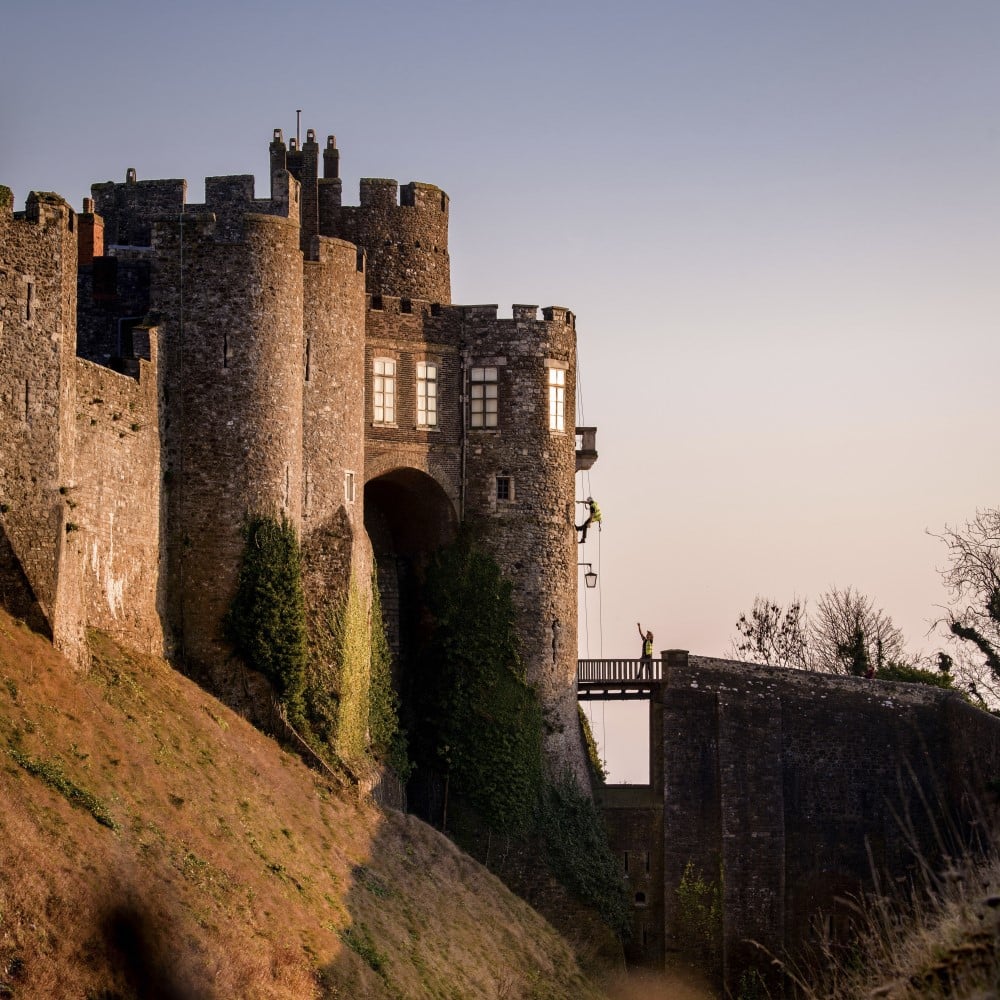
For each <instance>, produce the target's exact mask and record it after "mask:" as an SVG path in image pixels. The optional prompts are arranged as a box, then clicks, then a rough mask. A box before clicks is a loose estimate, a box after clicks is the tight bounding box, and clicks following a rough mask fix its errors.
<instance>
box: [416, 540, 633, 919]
mask: <svg viewBox="0 0 1000 1000" xmlns="http://www.w3.org/2000/svg"><path fill="white" fill-rule="evenodd" d="M511 591H512V587H511V584H510V582H509V581H507V580H505V579H504V577H503V575H502V573H501V571H500V568H499V566H498V565H497V563H496V561H495V560H494V559H493V558H492V557H491V556H489V555H488V554H486V553H485V552H483V551H481V550H479V549H477V548H476V547H475V545H474V544H473V543H472V542H471V540H470V538H469V537H468V536H462V537H460V539H459V540H458V541H457V542H456V543H454V544H453V545H451V546H449V547H447V548H445V549H443V550H441V551H440V552H439V553H438V554H437V555H436V556H435V558H434V559H433V560H432V562H431V564H430V565H429V566H428V568H427V571H426V579H425V588H424V599H425V604H426V616H425V619H426V620H425V622H424V631H425V634H424V641H423V643H422V646H421V649H420V653H419V655H418V657H417V659H416V663H415V667H414V670H413V671H412V676H411V678H410V682H411V683H410V686H409V692H410V694H409V698H408V706H409V709H410V712H411V718H412V723H411V729H412V731H413V737H414V738H413V740H412V749H413V756H414V762H415V764H416V766H417V768H418V769H424V770H426V771H429V772H432V773H436V774H439V775H443V776H444V777H445V780H446V785H447V788H448V797H447V801H448V802H449V803H450V809H451V813H450V814H451V815H454V816H455V817H456V819H455V822H454V823H452V824H451V825H450V826H449V829H450V830H451V832H452V833H453V834H455V835H456V837H457V839H458V840H459V842H460V843H462V844H463V846H464V847H466V848H467V849H468V850H470V852H471V853H473V854H476V855H479V856H482V855H483V851H482V850H479V849H477V846H476V845H477V843H478V844H482V843H483V842H484V841H485V843H487V844H490V843H492V842H493V841H494V840H502V841H503V842H504V843H505V844H506V845H508V847H507V848H506V850H507V851H508V852H509V851H514V852H520V853H521V855H522V861H524V862H525V863H526V864H527V865H528V866H529V867H530V866H531V865H539V866H541V869H542V872H541V873H540V874H542V875H544V874H545V873H547V874H548V875H551V876H554V877H555V879H556V880H557V881H558V882H560V883H561V884H562V885H563V886H564V888H565V889H567V890H569V892H570V893H572V894H573V895H575V896H576V897H578V898H579V899H580V900H582V901H583V902H584V903H585V904H587V905H588V906H590V907H592V908H593V909H595V910H596V911H597V912H598V913H599V914H600V916H601V917H602V919H603V920H604V921H605V922H606V923H607V924H608V926H610V927H611V928H612V929H613V930H615V931H616V932H617V933H618V934H620V935H621V934H624V933H626V932H627V928H628V923H629V909H628V899H627V895H626V893H625V886H624V882H623V880H622V877H621V872H620V870H619V866H618V864H617V862H616V860H615V858H614V856H613V855H612V853H611V849H610V847H609V845H608V839H607V833H606V831H605V828H604V825H603V822H602V820H601V816H600V813H599V811H598V810H597V808H596V806H595V805H594V802H593V799H592V798H591V797H590V795H589V794H587V793H586V792H584V791H583V790H581V789H580V788H579V787H578V786H577V785H576V783H575V780H574V779H572V778H571V777H569V776H563V777H560V778H552V777H546V775H545V770H544V767H543V762H542V733H543V718H542V710H541V704H540V702H539V699H538V695H537V693H536V692H535V690H534V688H533V687H532V686H531V685H530V684H529V683H528V682H527V678H526V676H525V669H524V665H523V663H522V662H521V658H520V655H519V652H518V642H517V627H516V623H517V615H516V611H515V608H514V605H513V601H512V598H511ZM595 754H596V748H595ZM459 813H461V824H459V821H458V814H459ZM470 817H471V819H470ZM488 850H489V849H488V848H487V855H486V856H485V857H482V859H483V860H485V861H487V862H488V861H489V857H488ZM514 867H516V868H519V869H520V870H521V871H523V870H524V865H523V864H516V865H515V866H514ZM501 874H503V872H502V871H501Z"/></svg>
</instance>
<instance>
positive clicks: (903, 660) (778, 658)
mask: <svg viewBox="0 0 1000 1000" xmlns="http://www.w3.org/2000/svg"><path fill="white" fill-rule="evenodd" d="M736 632H737V635H736V637H735V638H734V639H733V650H734V652H735V653H736V655H737V656H738V657H740V658H741V659H744V660H747V661H748V662H750V663H766V664H770V665H772V666H778V667H796V668H797V669H799V670H818V671H822V672H824V673H831V674H855V675H863V674H865V673H866V671H867V669H868V667H869V666H870V667H871V669H872V670H879V669H881V668H883V667H885V666H887V665H888V664H890V663H893V664H907V663H908V662H909V661H908V657H907V655H906V642H905V640H904V639H903V633H902V632H900V630H899V629H898V628H897V627H896V626H895V625H894V624H893V621H892V618H890V617H889V615H888V614H887V613H886V612H885V611H883V610H882V609H881V608H879V607H877V606H876V605H875V602H874V601H873V600H872V599H871V598H870V597H867V596H866V595H864V594H862V593H860V591H857V590H854V589H853V588H852V587H848V588H847V589H845V590H841V589H839V588H837V587H834V588H833V589H832V590H829V591H827V592H826V593H825V594H824V595H823V596H822V597H821V598H820V599H819V601H818V602H817V605H816V610H815V611H814V612H813V613H812V614H808V613H807V612H806V602H805V601H804V600H801V601H800V600H798V599H795V600H793V601H792V602H791V603H790V604H789V605H788V606H787V607H784V606H782V605H780V604H778V603H777V602H776V601H772V600H769V599H767V598H764V597H761V596H759V595H758V596H757V597H755V598H754V602H753V607H752V608H751V609H750V611H749V612H744V613H743V614H741V615H740V617H739V618H738V619H737V621H736Z"/></svg>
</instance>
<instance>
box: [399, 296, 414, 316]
mask: <svg viewBox="0 0 1000 1000" xmlns="http://www.w3.org/2000/svg"><path fill="white" fill-rule="evenodd" d="M399 311H400V312H401V313H411V312H413V303H412V302H411V301H410V300H409V299H400V300H399Z"/></svg>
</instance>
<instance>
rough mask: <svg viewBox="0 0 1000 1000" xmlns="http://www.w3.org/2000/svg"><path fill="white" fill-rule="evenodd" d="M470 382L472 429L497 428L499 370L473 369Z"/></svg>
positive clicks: (470, 421)
mask: <svg viewBox="0 0 1000 1000" xmlns="http://www.w3.org/2000/svg"><path fill="white" fill-rule="evenodd" d="M469 382H470V388H471V392H470V396H471V401H470V409H469V426H470V427H496V425H497V402H498V394H497V369H496V368H473V369H472V371H471V373H470V375H469Z"/></svg>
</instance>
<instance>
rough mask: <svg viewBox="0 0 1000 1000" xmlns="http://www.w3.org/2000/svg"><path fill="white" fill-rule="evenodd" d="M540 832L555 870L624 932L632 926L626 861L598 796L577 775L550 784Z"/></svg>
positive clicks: (540, 817) (624, 934)
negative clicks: (616, 849)
mask: <svg viewBox="0 0 1000 1000" xmlns="http://www.w3.org/2000/svg"><path fill="white" fill-rule="evenodd" d="M538 832H539V834H540V835H541V838H542V842H543V844H544V847H545V854H546V858H547V860H548V864H549V868H550V870H551V871H552V874H553V875H555V876H556V878H557V879H558V880H559V881H560V882H561V883H562V884H563V885H564V886H565V887H566V888H567V889H569V890H570V891H571V892H573V893H574V894H575V895H577V896H579V898H580V899H581V900H582V901H583V902H584V903H586V904H587V905H588V906H591V907H593V908H594V909H595V910H596V911H597V912H598V913H599V914H600V916H601V919H602V920H603V921H604V922H605V923H606V924H607V925H608V926H609V927H610V928H611V929H612V930H613V931H615V933H616V934H618V936H619V937H627V936H628V934H629V932H630V930H631V909H630V903H629V897H628V890H627V887H626V884H625V880H624V879H623V878H622V872H621V866H620V864H619V863H618V859H617V858H616V857H615V856H614V854H613V853H612V852H611V848H610V846H609V845H608V835H607V831H606V830H605V827H604V823H603V821H602V819H601V814H600V812H599V811H598V809H597V806H596V805H594V800H593V799H592V798H590V796H589V795H585V794H584V793H583V792H582V791H581V790H580V788H579V786H578V785H577V783H576V781H575V780H574V779H573V778H572V776H571V775H568V774H567V775H564V776H563V777H562V778H561V779H559V780H557V781H555V782H553V783H551V784H547V785H546V788H545V791H544V794H543V796H542V800H541V804H540V807H539V810H538Z"/></svg>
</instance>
